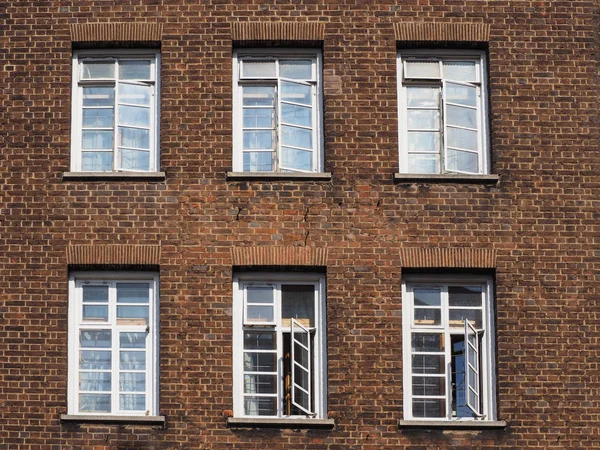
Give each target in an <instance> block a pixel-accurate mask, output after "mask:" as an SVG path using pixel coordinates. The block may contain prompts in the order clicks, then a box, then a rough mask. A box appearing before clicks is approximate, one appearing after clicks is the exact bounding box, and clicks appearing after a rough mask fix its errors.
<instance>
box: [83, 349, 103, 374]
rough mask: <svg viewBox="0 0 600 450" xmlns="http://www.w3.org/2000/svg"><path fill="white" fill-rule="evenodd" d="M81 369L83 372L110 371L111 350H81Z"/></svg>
mask: <svg viewBox="0 0 600 450" xmlns="http://www.w3.org/2000/svg"><path fill="white" fill-rule="evenodd" d="M79 368H80V369H83V370H110V368H111V360H110V350H109V351H106V350H104V351H102V350H81V351H80V352H79Z"/></svg>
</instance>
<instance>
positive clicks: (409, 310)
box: [403, 276, 495, 420]
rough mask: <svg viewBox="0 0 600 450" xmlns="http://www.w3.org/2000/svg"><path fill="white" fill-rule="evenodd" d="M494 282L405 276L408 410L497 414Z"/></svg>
mask: <svg viewBox="0 0 600 450" xmlns="http://www.w3.org/2000/svg"><path fill="white" fill-rule="evenodd" d="M491 295H492V282H491V280H490V279H487V278H485V279H482V278H466V277H449V278H439V279H438V280H437V281H436V280H435V279H432V278H422V277H418V276H411V277H408V278H407V280H405V281H404V282H403V299H404V300H403V315H404V318H403V340H404V349H403V352H404V389H405V396H404V414H405V419H408V420H410V419H415V420H416V419H418V420H495V419H494V416H495V406H494V393H493V390H494V383H493V380H492V378H493V375H494V358H493V354H492V353H493V336H494V331H493V319H492V315H491V314H492V312H491V311H492V309H493V308H492V303H491Z"/></svg>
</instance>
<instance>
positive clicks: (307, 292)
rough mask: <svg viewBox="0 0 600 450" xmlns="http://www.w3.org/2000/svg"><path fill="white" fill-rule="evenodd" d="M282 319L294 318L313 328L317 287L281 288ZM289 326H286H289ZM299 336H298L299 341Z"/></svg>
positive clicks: (290, 286) (285, 286)
mask: <svg viewBox="0 0 600 450" xmlns="http://www.w3.org/2000/svg"><path fill="white" fill-rule="evenodd" d="M281 317H282V318H283V319H290V318H294V319H296V320H297V321H298V322H300V324H301V325H303V326H313V323H314V317H315V287H314V286H312V285H283V286H282V287H281ZM288 325H289V324H286V326H288ZM298 338H299V336H296V339H298Z"/></svg>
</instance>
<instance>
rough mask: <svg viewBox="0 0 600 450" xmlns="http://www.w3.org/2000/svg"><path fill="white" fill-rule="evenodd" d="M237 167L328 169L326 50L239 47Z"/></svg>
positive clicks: (235, 121) (236, 61)
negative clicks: (324, 99)
mask: <svg viewBox="0 0 600 450" xmlns="http://www.w3.org/2000/svg"><path fill="white" fill-rule="evenodd" d="M233 60H234V63H233V66H234V99H233V103H234V114H233V127H234V133H233V139H234V155H233V170H234V171H236V172H242V171H243V172H322V171H323V142H322V141H323V130H322V113H321V90H322V83H321V63H320V61H321V54H320V52H318V51H316V50H310V51H300V50H290V51H288V52H284V53H282V52H275V53H274V52H273V51H271V52H261V51H257V50H254V51H252V52H246V51H241V50H239V51H237V52H236V53H234V57H233Z"/></svg>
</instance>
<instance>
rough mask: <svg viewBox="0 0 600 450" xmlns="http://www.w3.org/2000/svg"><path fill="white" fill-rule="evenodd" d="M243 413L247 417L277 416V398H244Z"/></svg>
mask: <svg viewBox="0 0 600 450" xmlns="http://www.w3.org/2000/svg"><path fill="white" fill-rule="evenodd" d="M244 413H245V414H246V415H247V416H275V415H277V398H276V397H246V398H245V399H244Z"/></svg>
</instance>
